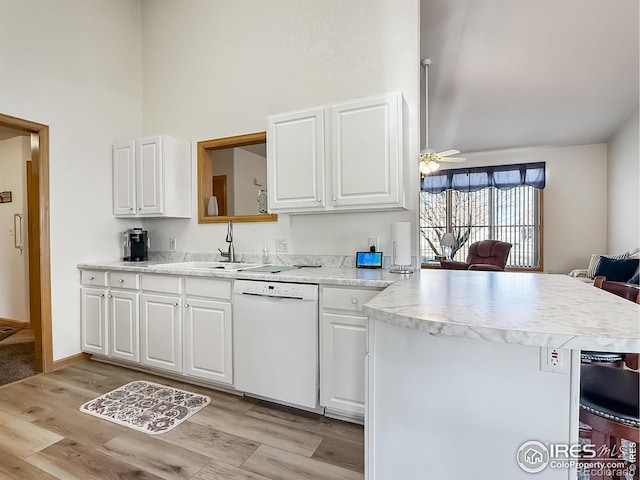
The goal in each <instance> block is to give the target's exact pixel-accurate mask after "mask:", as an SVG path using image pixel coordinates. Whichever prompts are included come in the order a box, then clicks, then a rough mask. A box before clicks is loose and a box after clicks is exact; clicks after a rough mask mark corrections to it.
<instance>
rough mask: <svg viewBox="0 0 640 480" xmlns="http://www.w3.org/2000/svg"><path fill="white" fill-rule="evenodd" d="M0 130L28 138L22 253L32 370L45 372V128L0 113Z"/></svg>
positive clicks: (48, 366) (48, 353) (48, 348)
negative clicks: (25, 263)
mask: <svg viewBox="0 0 640 480" xmlns="http://www.w3.org/2000/svg"><path fill="white" fill-rule="evenodd" d="M0 127H4V128H8V129H13V130H17V131H19V132H23V133H26V134H28V135H29V136H30V148H31V160H30V161H29V162H27V169H26V174H25V176H26V203H25V211H26V215H24V217H23V218H24V219H25V220H26V231H27V234H26V235H25V237H26V242H27V244H26V245H25V251H26V252H27V259H28V284H29V287H28V297H29V300H28V306H29V325H30V327H31V328H32V329H33V333H34V340H35V369H36V370H37V371H38V372H43V373H46V372H48V371H51V370H52V369H53V367H54V365H53V364H54V362H53V348H52V347H53V345H52V344H53V341H52V332H51V257H50V230H49V127H48V126H47V125H43V124H40V123H36V122H31V121H29V120H23V119H21V118H17V117H12V116H9V115H3V114H0ZM14 230H16V229H14ZM14 235H16V232H15V231H14Z"/></svg>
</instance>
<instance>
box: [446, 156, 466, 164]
mask: <svg viewBox="0 0 640 480" xmlns="http://www.w3.org/2000/svg"><path fill="white" fill-rule="evenodd" d="M465 160H466V158H462V157H448V158H441V159H440V161H441V162H452V163H462V162H464V161H465Z"/></svg>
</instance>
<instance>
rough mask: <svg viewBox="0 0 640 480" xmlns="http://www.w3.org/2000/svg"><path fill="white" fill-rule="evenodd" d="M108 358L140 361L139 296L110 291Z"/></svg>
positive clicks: (135, 293) (134, 293) (137, 294)
mask: <svg viewBox="0 0 640 480" xmlns="http://www.w3.org/2000/svg"><path fill="white" fill-rule="evenodd" d="M109 332H110V333H109V349H108V350H109V356H111V357H113V358H118V359H120V360H127V361H129V362H139V361H140V335H139V332H140V294H139V293H138V292H122V291H116V290H112V291H111V292H110V293H109Z"/></svg>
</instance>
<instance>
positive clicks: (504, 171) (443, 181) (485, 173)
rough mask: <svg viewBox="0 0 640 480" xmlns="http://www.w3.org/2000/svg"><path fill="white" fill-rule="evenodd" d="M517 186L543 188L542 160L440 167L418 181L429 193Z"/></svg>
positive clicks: (474, 190) (503, 188)
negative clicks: (487, 165) (485, 165)
mask: <svg viewBox="0 0 640 480" xmlns="http://www.w3.org/2000/svg"><path fill="white" fill-rule="evenodd" d="M518 185H528V186H530V187H534V188H538V189H543V188H544V186H545V162H537V163H520V164H515V165H496V166H491V167H476V168H456V169H451V170H441V171H439V172H437V173H432V174H429V175H427V176H425V177H424V178H423V179H422V181H421V182H420V190H422V191H423V192H429V193H440V192H444V191H445V190H449V189H451V190H458V191H460V192H477V191H478V190H482V189H483V188H487V187H495V188H497V189H500V190H509V189H511V188H514V187H517V186H518Z"/></svg>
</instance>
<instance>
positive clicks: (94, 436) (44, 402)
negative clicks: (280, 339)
mask: <svg viewBox="0 0 640 480" xmlns="http://www.w3.org/2000/svg"><path fill="white" fill-rule="evenodd" d="M16 335H17V334H16ZM134 380H148V381H152V382H156V383H161V384H165V385H171V386H174V387H176V388H181V389H184V390H189V391H192V392H196V393H202V394H204V395H208V396H210V397H211V403H210V404H209V405H208V406H207V407H205V408H204V409H202V410H200V411H199V412H198V413H196V414H195V415H194V416H192V417H191V418H189V419H188V420H187V421H185V422H184V423H182V424H181V425H179V426H178V427H176V428H174V429H173V430H172V431H170V432H168V433H165V434H162V435H154V436H151V435H146V434H144V433H142V432H138V431H136V430H132V429H129V428H127V427H124V426H121V425H117V424H114V423H111V422H107V421H105V420H101V419H99V418H96V417H93V416H90V415H86V414H83V413H81V412H80V411H79V410H78V408H79V407H80V405H81V404H82V403H84V402H86V401H88V400H90V399H92V398H94V397H97V396H98V395H101V394H103V393H106V392H108V391H110V390H113V389H114V388H117V387H119V386H121V385H123V384H125V383H128V382H131V381H134ZM363 471H364V434H363V428H362V426H360V425H354V424H350V423H346V422H341V421H339V420H333V419H330V418H326V417H323V416H320V415H315V414H312V413H308V412H303V411H300V410H296V409H292V408H288V407H283V406H280V405H275V404H272V403H269V402H262V401H258V400H255V399H250V398H245V397H239V396H236V395H231V394H227V393H223V392H219V391H216V390H210V389H207V388H203V387H199V386H195V385H190V384H186V383H182V382H179V381H175V380H171V379H167V378H163V377H158V376H155V375H150V374H146V373H141V372H137V371H134V370H129V369H126V368H122V367H118V366H114V365H109V364H104V363H100V362H94V361H87V362H81V363H77V364H75V365H72V366H70V367H66V368H63V369H61V370H57V371H55V372H52V373H49V374H46V375H37V376H34V377H30V378H27V379H25V380H22V381H19V382H16V383H12V384H9V385H4V386H1V387H0V480H4V479H11V480H14V479H55V478H58V479H64V480H74V479H78V480H86V479H134V478H135V479H141V480H145V479H166V480H174V479H176V480H178V479H179V480H190V479H193V480H316V479H317V480H324V479H326V480H351V479H354V480H355V479H362V478H364V475H363Z"/></svg>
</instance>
